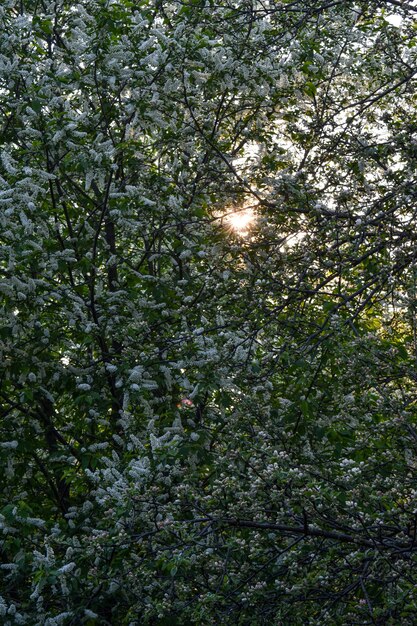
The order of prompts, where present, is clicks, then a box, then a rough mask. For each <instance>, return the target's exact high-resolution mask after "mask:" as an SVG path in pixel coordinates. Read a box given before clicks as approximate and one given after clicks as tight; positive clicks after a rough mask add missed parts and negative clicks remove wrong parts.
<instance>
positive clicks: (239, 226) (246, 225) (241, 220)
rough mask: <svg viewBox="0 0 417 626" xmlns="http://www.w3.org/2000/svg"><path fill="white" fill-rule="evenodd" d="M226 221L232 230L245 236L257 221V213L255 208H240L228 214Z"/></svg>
mask: <svg viewBox="0 0 417 626" xmlns="http://www.w3.org/2000/svg"><path fill="white" fill-rule="evenodd" d="M225 221H226V224H227V226H228V227H229V228H230V229H231V230H233V231H234V232H235V233H237V234H238V235H241V236H245V235H247V233H248V231H249V229H250V227H251V226H252V225H253V223H254V221H255V213H254V211H253V209H240V210H237V211H235V212H234V213H230V214H229V215H227V217H226V220H225Z"/></svg>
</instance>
